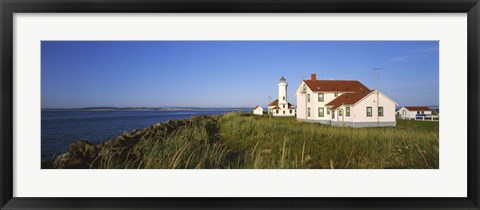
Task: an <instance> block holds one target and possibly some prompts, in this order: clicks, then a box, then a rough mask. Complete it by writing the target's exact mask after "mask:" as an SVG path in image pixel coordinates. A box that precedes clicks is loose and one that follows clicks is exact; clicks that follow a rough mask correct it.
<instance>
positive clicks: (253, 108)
mask: <svg viewBox="0 0 480 210" xmlns="http://www.w3.org/2000/svg"><path fill="white" fill-rule="evenodd" d="M258 107H260V106H256V107H255V108H253V110H255V109H257V108H258ZM260 108H261V109H263V108H262V107H260Z"/></svg>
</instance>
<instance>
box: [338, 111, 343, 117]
mask: <svg viewBox="0 0 480 210" xmlns="http://www.w3.org/2000/svg"><path fill="white" fill-rule="evenodd" d="M338 116H339V117H340V116H343V109H339V110H338Z"/></svg>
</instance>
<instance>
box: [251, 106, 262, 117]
mask: <svg viewBox="0 0 480 210" xmlns="http://www.w3.org/2000/svg"><path fill="white" fill-rule="evenodd" d="M253 114H255V115H263V108H262V107H257V108H255V109H254V110H253Z"/></svg>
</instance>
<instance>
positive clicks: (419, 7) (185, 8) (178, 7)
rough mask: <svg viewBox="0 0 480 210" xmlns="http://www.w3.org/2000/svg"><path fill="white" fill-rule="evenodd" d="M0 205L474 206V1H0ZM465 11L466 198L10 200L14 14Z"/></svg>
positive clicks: (476, 57)
mask: <svg viewBox="0 0 480 210" xmlns="http://www.w3.org/2000/svg"><path fill="white" fill-rule="evenodd" d="M0 7H1V21H2V22H1V33H0V36H1V56H0V63H1V68H2V70H1V74H0V75H1V76H0V77H1V84H0V88H1V90H0V94H1V95H0V97H1V105H0V106H1V107H0V108H1V112H0V119H1V121H0V123H1V126H0V135H1V144H0V155H1V156H0V158H1V160H0V161H1V165H0V188H1V192H0V194H1V195H0V206H1V207H2V209H71V208H75V209H213V208H217V209H273V208H284V209H312V208H315V209H373V208H377V209H384V208H391V209H479V203H478V202H479V193H478V191H479V182H478V179H479V176H478V172H479V165H478V160H479V158H480V157H479V152H480V148H479V144H478V137H479V135H478V134H479V131H480V129H479V127H478V119H479V112H478V105H479V104H478V99H479V97H478V94H479V85H478V82H479V81H480V80H479V74H478V71H479V65H478V64H479V60H480V57H479V55H480V54H479V49H480V48H479V19H480V18H479V13H480V5H479V1H478V0H405V1H401V0H383V1H379V0H336V1H331V0H256V1H252V0H234V1H220V0H196V1H195V0H140V1H136V0H89V1H79V0H73V1H68V0H36V1H34V0H15V1H14V0H0ZM86 12H88V13H117V12H122V13H154V12H165V13H186V12H193V13H201V12H213V13H218V12H222V13H225V12H227V13H248V12H253V13H257V12H265V13H280V12H287V13H306V12H308V13H323V12H328V13H344V12H345V13H439V12H442V13H467V14H468V16H467V18H468V22H467V25H468V40H467V41H468V102H467V103H468V113H469V116H468V151H467V152H468V154H467V155H468V177H467V179H468V180H467V181H468V188H467V194H468V196H467V197H466V198H414V197H411V198H24V197H22V198H16V197H13V196H12V193H13V184H12V183H13V181H14V177H13V161H12V159H13V147H12V145H13V120H14V119H13V115H12V113H13V110H14V104H13V39H14V37H13V14H14V13H86Z"/></svg>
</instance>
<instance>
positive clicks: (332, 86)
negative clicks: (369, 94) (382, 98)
mask: <svg viewBox="0 0 480 210" xmlns="http://www.w3.org/2000/svg"><path fill="white" fill-rule="evenodd" d="M304 82H305V83H306V84H307V86H308V88H310V90H312V91H314V92H316V91H332V92H335V91H338V92H359V91H369V90H370V89H368V88H367V87H366V86H365V85H363V84H362V83H361V82H359V81H356V80H304Z"/></svg>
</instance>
